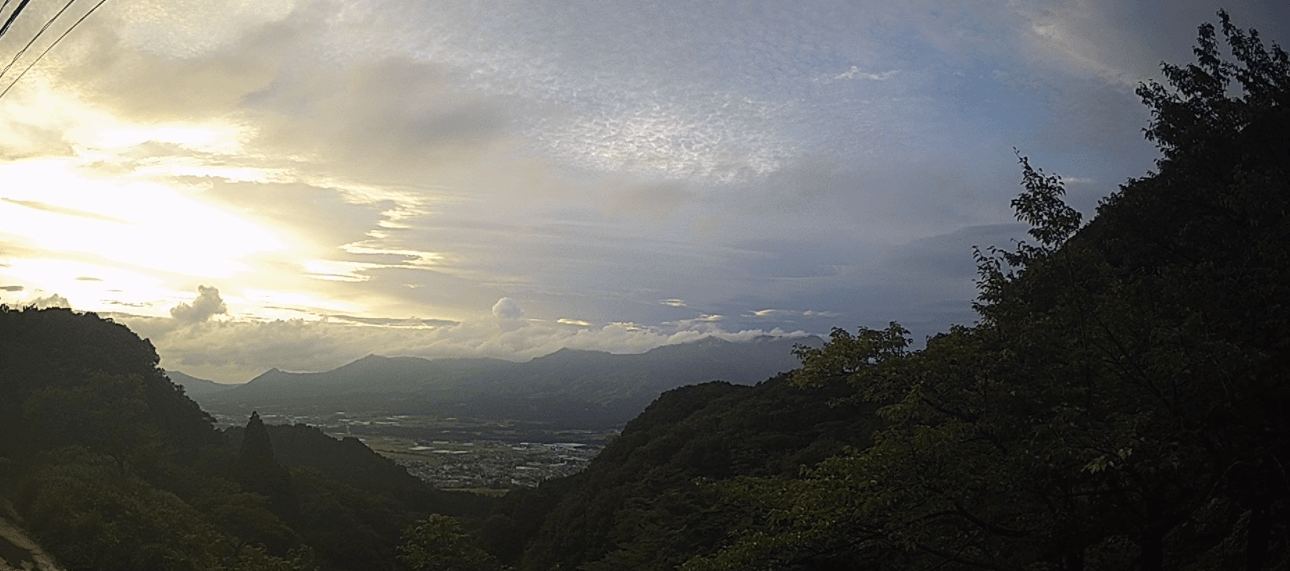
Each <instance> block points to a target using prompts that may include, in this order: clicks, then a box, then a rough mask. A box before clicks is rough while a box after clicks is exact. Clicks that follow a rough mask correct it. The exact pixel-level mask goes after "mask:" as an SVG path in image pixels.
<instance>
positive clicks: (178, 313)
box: [170, 285, 228, 323]
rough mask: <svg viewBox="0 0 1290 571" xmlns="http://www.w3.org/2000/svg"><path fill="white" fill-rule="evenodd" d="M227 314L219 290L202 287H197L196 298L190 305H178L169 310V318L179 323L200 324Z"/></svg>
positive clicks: (226, 308)
mask: <svg viewBox="0 0 1290 571" xmlns="http://www.w3.org/2000/svg"><path fill="white" fill-rule="evenodd" d="M226 313H228V307H227V306H225V305H224V300H223V299H220V296H219V290H218V289H215V288H214V287H207V286H203V285H199V286H197V297H196V299H194V300H193V303H192V305H189V304H187V303H182V302H181V303H180V304H179V305H176V306H175V307H173V308H171V310H170V317H171V318H173V319H174V320H175V321H178V322H181V323H201V322H203V321H206V320H208V319H210V318H211V317H212V316H215V315H220V314H226Z"/></svg>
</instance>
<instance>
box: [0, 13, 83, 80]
mask: <svg viewBox="0 0 1290 571" xmlns="http://www.w3.org/2000/svg"><path fill="white" fill-rule="evenodd" d="M75 1H76V0H67V3H66V4H64V5H63V9H62V10H59V11H58V13H57V14H54V17H52V18H50V19H49V21H48V22H45V25H44V26H41V27H40V30H39V31H37V32H36V35H34V36H32V37H31V40H28V41H27V45H25V46H23V47H22V49H20V50H18V53H16V54H13V59H11V60H9V63H8V64H7V65H5V66H4V69H2V70H0V78H3V77H4V74H6V73H9V68H11V67H13V64H15V63H18V58H20V57H22V54H25V53H27V49H28V48H30V47H31V45H32V44H34V43H36V40H39V39H40V36H42V35H44V34H45V30H48V29H49V27H50V26H51V25H53V23H54V20H57V19H58V17H59V16H62V15H63V12H66V11H67V9H68V8H71V7H72V3H73V2H75Z"/></svg>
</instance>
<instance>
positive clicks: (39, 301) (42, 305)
mask: <svg viewBox="0 0 1290 571" xmlns="http://www.w3.org/2000/svg"><path fill="white" fill-rule="evenodd" d="M29 304H30V305H33V306H35V307H36V309H49V308H51V307H62V308H67V309H70V308H71V307H72V303H71V302H70V301H67V298H65V297H63V296H61V295H58V294H56V293H55V294H50V295H47V296H45V297H38V298H36V299H33V300H31V301H30V302H29Z"/></svg>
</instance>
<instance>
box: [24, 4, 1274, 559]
mask: <svg viewBox="0 0 1290 571" xmlns="http://www.w3.org/2000/svg"><path fill="white" fill-rule="evenodd" d="M1220 19H1221V27H1220V30H1221V37H1222V38H1223V40H1225V44H1226V47H1225V48H1220V39H1219V35H1220V33H1219V30H1216V29H1215V28H1214V27H1213V26H1209V25H1205V26H1202V27H1201V29H1200V36H1199V41H1198V45H1197V47H1196V50H1195V51H1196V55H1197V63H1196V64H1193V65H1187V66H1182V67H1177V66H1169V65H1166V66H1165V68H1164V71H1165V75H1166V77H1167V79H1168V83H1169V85H1167V86H1166V85H1156V84H1154V83H1153V84H1148V85H1145V86H1143V87H1141V88H1140V89H1139V91H1138V93H1139V95H1140V96H1141V97H1142V99H1143V101H1144V103H1145V104H1146V105H1147V106H1148V107H1149V108H1150V110H1151V111H1152V113H1153V119H1152V122H1151V124H1150V125H1149V126H1148V128H1147V130H1146V135H1147V137H1148V138H1149V139H1150V140H1152V141H1154V142H1155V143H1156V144H1157V145H1158V146H1159V149H1160V152H1161V155H1162V156H1161V159H1160V160H1159V161H1158V163H1157V165H1156V169H1157V170H1156V172H1153V173H1149V174H1147V175H1146V176H1144V177H1143V178H1140V179H1135V180H1131V181H1129V182H1128V183H1126V184H1124V185H1123V186H1122V187H1121V188H1120V190H1119V191H1118V192H1116V193H1114V194H1113V195H1111V196H1109V197H1108V198H1106V199H1105V200H1103V201H1102V203H1101V204H1100V206H1099V207H1098V210H1097V214H1096V216H1095V217H1094V218H1093V219H1092V220H1091V221H1089V222H1088V223H1084V222H1083V221H1082V217H1081V215H1080V214H1079V213H1078V212H1076V211H1075V210H1073V209H1072V208H1070V207H1068V206H1067V205H1066V204H1065V203H1064V202H1063V199H1062V197H1063V193H1064V191H1063V187H1062V183H1061V180H1060V179H1059V178H1057V177H1055V176H1050V175H1047V174H1045V173H1044V172H1043V171H1041V170H1039V169H1036V168H1033V167H1032V166H1031V165H1030V163H1029V161H1028V160H1027V159H1026V158H1024V157H1020V156H1019V159H1020V166H1021V171H1022V184H1023V187H1024V191H1023V192H1022V194H1021V195H1020V196H1019V197H1018V198H1017V199H1016V200H1015V201H1014V202H1013V204H1012V205H1013V207H1014V209H1015V211H1016V213H1017V216H1018V218H1019V219H1021V220H1023V221H1025V222H1027V223H1029V224H1030V225H1031V226H1032V229H1031V231H1030V236H1031V240H1032V241H1031V242H1027V243H1023V244H1018V245H1015V246H1014V247H1012V248H1007V249H995V248H984V249H982V250H980V251H979V252H978V254H977V264H978V269H979V281H978V285H979V298H978V302H977V305H976V309H977V311H978V314H979V319H978V321H977V322H976V323H974V324H972V325H970V326H959V327H955V328H953V329H951V330H950V331H947V332H944V333H942V334H939V335H936V336H935V337H932V338H931V339H929V340H928V342H927V344H926V347H925V348H923V349H917V350H914V349H911V345H912V340H911V339H910V338H909V334H908V332H907V331H906V330H905V329H903V328H902V327H901V326H900V325H898V324H897V323H892V324H890V326H888V327H887V328H885V329H866V328H861V329H859V330H858V331H857V332H855V333H851V332H849V331H846V330H842V329H835V330H834V331H833V333H832V335H831V338H830V340H829V341H828V343H827V344H825V345H824V346H823V347H819V348H812V347H802V348H800V349H799V350H798V352H797V353H798V357H800V359H801V361H802V367H801V368H800V369H797V370H796V371H794V372H792V373H790V374H787V375H783V376H779V377H776V378H773V379H770V380H767V381H765V382H762V383H760V384H758V385H756V386H753V387H744V386H734V385H730V384H726V383H706V384H701V385H695V386H689V387H683V388H680V389H674V390H672V391H669V392H667V393H665V394H664V395H663V396H662V397H660V398H659V399H657V400H656V401H655V402H654V403H653V404H652V405H650V406H649V408H648V409H646V410H645V412H644V413H642V414H641V415H640V416H638V417H637V418H636V419H635V420H633V421H632V422H631V423H629V424H628V425H627V426H626V428H625V429H624V430H623V432H622V433H621V435H620V437H619V438H618V439H617V440H615V441H614V442H613V443H612V444H611V445H609V446H608V447H606V448H605V450H604V452H603V453H602V454H601V455H600V456H598V457H597V458H596V459H595V460H594V461H593V462H592V463H591V466H590V467H589V468H588V469H587V470H586V471H585V472H583V473H580V474H577V475H575V476H572V477H569V478H565V479H562V480H556V481H550V482H547V483H545V484H544V485H542V486H541V487H539V488H537V489H535V490H525V491H518V492H513V493H511V494H509V495H508V496H506V497H505V498H502V499H501V500H498V501H497V502H495V503H492V502H489V501H488V500H484V499H481V498H477V497H472V496H461V495H451V494H446V493H443V492H437V491H433V490H428V489H426V488H424V487H423V486H421V485H420V483H419V482H416V481H414V480H413V479H411V478H410V477H408V476H407V475H406V473H403V472H402V471H401V470H399V469H398V468H397V466H393V465H392V464H390V463H389V462H388V461H385V460H384V459H382V458H379V457H377V456H376V455H375V454H374V453H372V452H371V451H370V450H368V449H367V448H366V447H365V446H363V445H362V443H360V442H358V441H355V440H350V439H347V440H344V441H337V440H334V439H331V438H328V437H326V436H325V435H322V434H321V433H320V432H318V431H317V430H316V429H312V428H309V427H306V426H293V427H266V426H265V425H264V424H263V423H262V422H261V421H260V419H259V417H258V416H252V417H251V418H250V419H249V421H248V423H247V425H246V427H245V428H240V429H233V430H229V431H227V433H223V432H218V431H216V430H214V429H213V428H212V425H211V419H210V418H209V416H207V415H206V414H205V413H203V412H202V411H201V410H200V409H199V408H198V407H197V405H195V404H194V403H193V402H192V401H191V400H189V399H188V398H187V396H186V395H185V394H184V392H183V391H182V390H181V389H179V388H178V387H176V386H175V385H174V384H173V383H171V382H170V381H169V380H168V379H167V378H166V377H165V376H164V374H163V373H162V372H161V371H160V370H159V369H157V363H158V359H157V356H156V353H155V352H154V351H153V349H152V347H151V346H150V345H149V344H148V342H147V341H143V340H140V339H139V338H138V337H137V336H135V335H134V334H133V333H131V332H130V331H129V330H127V329H126V328H124V327H122V326H120V325H117V324H114V323H112V322H110V321H107V320H103V319H100V318H98V317H97V316H95V315H93V314H77V313H74V312H71V311H68V310H61V309H52V310H35V309H27V310H22V311H18V310H13V309H10V308H7V307H3V306H0V431H2V432H0V434H2V435H3V437H2V438H0V515H4V516H6V517H7V518H9V519H13V520H15V521H16V522H18V523H19V524H20V525H21V526H23V527H24V528H26V529H27V530H28V531H30V532H31V533H32V534H33V535H34V536H35V537H36V538H37V539H38V540H39V541H40V542H41V543H42V545H43V546H44V547H45V548H46V549H47V550H48V551H49V552H51V553H52V554H54V555H55V556H57V557H58V558H59V560H60V562H61V563H63V564H64V565H66V566H67V567H68V568H69V569H73V570H79V569H211V570H217V569H246V570H250V569H398V568H407V569H417V570H433V569H455V570H500V569H504V568H507V567H512V568H517V569H522V570H533V571H539V570H541V571H546V570H551V569H566V570H568V569H581V570H584V571H603V570H615V571H617V570H631V569H677V568H679V569H682V570H684V571H712V570H744V569H767V570H771V569H773V570H814V569H890V570H913V569H928V570H931V569H995V570H1017V571H1022V570H1057V569H1062V570H1071V571H1075V570H1085V569H1087V570H1103V569H1105V570H1111V569H1132V568H1136V569H1142V570H1144V571H1157V570H1163V569H1192V570H1200V569H1246V570H1260V569H1263V570H1286V569H1290V524H1287V522H1288V521H1290V501H1288V497H1287V493H1288V492H1290V476H1288V475H1287V468H1286V467H1287V466H1288V465H1290V305H1287V302H1286V300H1287V299H1290V219H1288V218H1287V214H1288V213H1290V56H1288V55H1287V53H1286V52H1285V51H1284V50H1282V49H1281V48H1280V47H1279V46H1275V45H1274V46H1272V48H1271V49H1269V48H1266V47H1265V46H1264V44H1263V43H1262V41H1261V40H1260V38H1259V37H1258V36H1257V35H1256V34H1255V33H1253V32H1246V31H1243V30H1241V29H1238V28H1236V27H1235V26H1233V25H1232V24H1231V23H1230V21H1229V20H1228V17H1227V15H1226V14H1225V13H1220ZM1227 54H1230V56H1229V55H1227Z"/></svg>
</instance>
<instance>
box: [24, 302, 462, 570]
mask: <svg viewBox="0 0 1290 571" xmlns="http://www.w3.org/2000/svg"><path fill="white" fill-rule="evenodd" d="M157 362H158V359H157V355H156V352H155V351H154V350H153V348H152V346H151V345H150V344H149V343H148V342H147V341H144V340H140V339H139V338H138V337H137V336H135V335H134V334H133V333H131V332H130V331H129V330H128V329H126V328H125V327H123V326H121V325H118V324H115V323H112V322H111V321H108V320H104V319H101V318H99V317H98V316H96V315H94V314H79V313H75V312H72V311H69V310H66V309H46V310H35V309H27V310H22V311H18V310H13V309H10V308H8V307H3V306H0V381H2V382H0V434H2V435H3V437H2V438H0V515H3V516H5V517H6V518H7V519H11V520H13V521H15V522H17V523H18V524H19V525H21V526H22V527H24V528H25V529H26V530H27V531H29V532H30V533H31V534H32V535H33V536H34V537H35V538H36V539H37V540H38V541H39V542H40V543H41V545H42V547H44V549H45V550H46V551H48V552H49V553H51V554H53V555H54V556H55V557H56V558H57V559H58V560H59V562H60V563H61V564H63V565H64V566H65V567H66V568H68V569H73V570H79V569H123V570H125V569H129V570H140V569H194V570H197V569H203V570H205V569H210V570H221V569H247V570H250V569H320V570H327V569H337V570H339V569H355V570H357V569H373V568H376V569H392V568H396V567H397V566H398V565H399V562H398V560H397V558H396V555H397V551H396V548H397V546H398V544H399V543H400V542H401V541H402V532H403V530H404V528H406V527H408V526H410V525H412V524H413V523H415V522H416V521H417V520H418V519H421V518H424V517H426V516H427V515H430V514H432V513H438V514H451V515H466V514H468V513H471V510H475V511H478V510H482V509H484V508H485V506H484V502H485V501H486V499H485V498H482V497H480V496H473V495H469V494H454V493H448V492H440V491H436V490H433V489H430V488H429V487H427V486H426V485H425V484H423V483H422V482H421V481H420V480H417V479H416V478H413V477H412V476H409V475H408V474H407V472H406V471H404V470H403V469H402V468H399V467H397V466H394V465H393V463H392V462H390V461H389V460H386V459H384V458H382V457H380V456H378V455H376V454H375V453H373V452H372V451H371V450H369V449H368V448H367V447H366V446H364V445H363V444H362V443H361V442H358V441H357V440H353V439H346V440H345V441H338V440H335V439H333V438H330V437H328V436H326V435H324V434H322V433H321V432H319V431H317V430H316V429H311V428H309V427H304V426H297V427H265V426H264V424H263V423H262V422H260V420H259V418H258V417H252V418H251V419H250V421H249V423H248V425H247V428H246V429H241V428H239V429H237V430H230V431H229V432H230V434H224V433H221V432H219V431H216V430H215V429H214V428H213V427H212V425H211V419H210V418H209V416H207V415H206V414H205V413H204V412H202V411H201V409H199V408H198V407H197V405H196V404H195V403H193V401H191V400H189V399H188V397H187V396H185V395H184V393H183V390H182V389H180V388H179V387H177V386H176V385H174V384H173V383H171V382H170V380H169V379H167V378H166V377H165V375H164V374H163V373H162V371H161V370H160V369H158V368H157ZM247 435H253V437H248V436H247Z"/></svg>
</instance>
